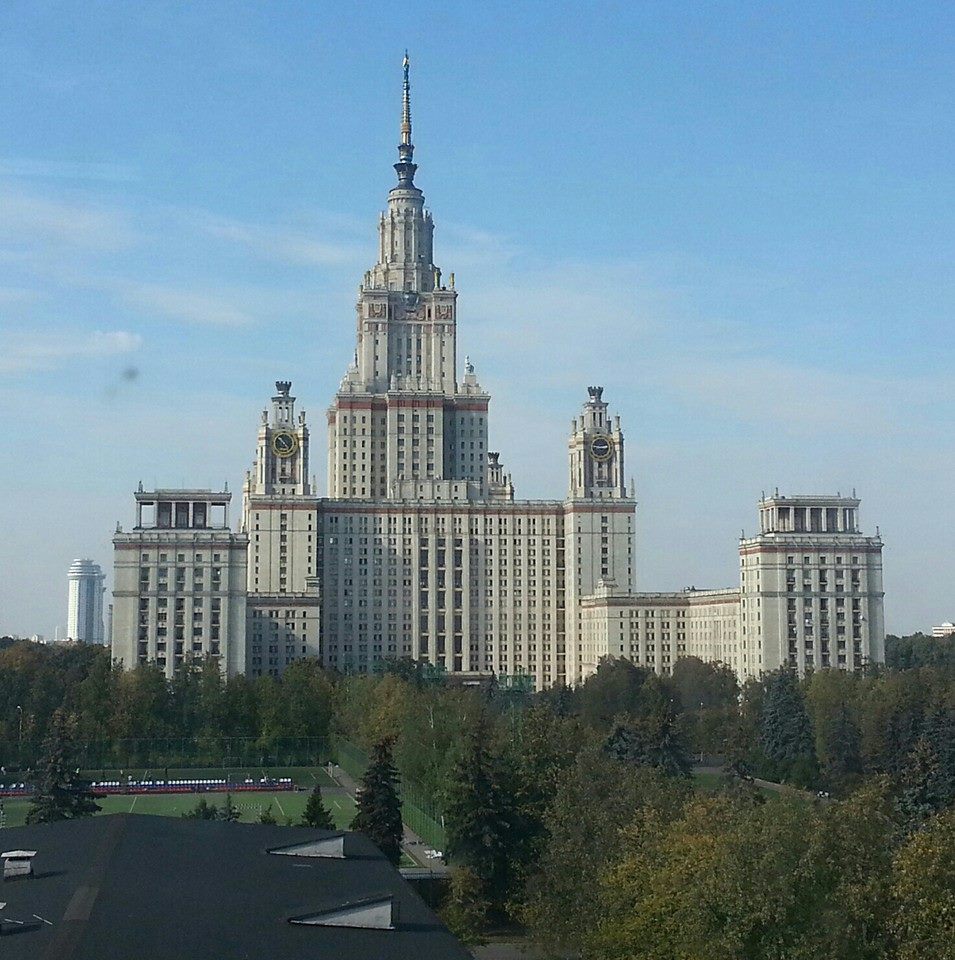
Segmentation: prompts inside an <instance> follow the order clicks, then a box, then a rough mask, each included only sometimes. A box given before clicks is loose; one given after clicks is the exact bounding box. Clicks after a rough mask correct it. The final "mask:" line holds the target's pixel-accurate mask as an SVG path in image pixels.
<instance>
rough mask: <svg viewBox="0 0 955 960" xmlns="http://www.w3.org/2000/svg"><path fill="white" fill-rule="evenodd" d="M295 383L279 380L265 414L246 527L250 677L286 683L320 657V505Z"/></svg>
mask: <svg viewBox="0 0 955 960" xmlns="http://www.w3.org/2000/svg"><path fill="white" fill-rule="evenodd" d="M291 390H292V384H291V382H290V381H288V380H279V381H277V382H276V384H275V396H273V397H272V405H271V409H266V410H263V411H262V419H261V423H260V425H259V434H258V444H257V447H256V455H255V461H254V463H253V464H252V468H251V470H249V471H248V472H247V473H246V475H245V484H244V485H243V491H242V492H243V500H242V528H243V530H244V531H245V532H246V533H247V534H248V536H249V569H248V592H249V600H248V628H247V636H248V643H247V655H248V663H247V671H248V673H249V675H250V676H253V677H255V676H261V675H262V674H263V673H264V674H270V675H272V676H279V675H280V674H281V673H282V672H283V671H284V669H285V667H287V666H288V665H289V664H290V663H293V662H294V661H296V660H300V659H302V658H303V657H317V656H319V608H318V603H319V594H318V579H317V576H316V565H315V564H316V560H315V552H316V541H315V536H316V534H315V528H316V511H317V500H316V497H315V493H314V490H313V485H312V483H311V481H310V479H309V475H308V446H309V433H308V424H307V423H306V419H305V411H304V410H303V411H301V412H300V413H299V414H298V416H296V415H295V397H293V396H292V395H291Z"/></svg>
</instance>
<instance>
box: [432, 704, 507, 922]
mask: <svg viewBox="0 0 955 960" xmlns="http://www.w3.org/2000/svg"><path fill="white" fill-rule="evenodd" d="M488 739H489V737H488V722H487V718H486V716H484V715H483V714H482V715H481V716H480V717H479V719H478V720H477V722H476V723H475V724H474V726H473V728H472V729H471V731H470V733H469V735H468V737H467V740H466V742H465V744H464V746H463V749H462V750H461V751H460V753H459V755H458V757H457V760H456V762H455V764H454V766H453V767H452V769H451V773H450V776H449V778H448V783H447V785H446V787H445V811H444V812H445V818H446V829H447V845H446V853H447V856H448V859H449V860H450V861H451V863H453V864H455V865H456V866H459V867H467V868H468V869H469V870H470V871H471V872H472V873H473V874H474V876H475V877H477V878H478V880H479V881H480V882H481V883H482V884H483V897H484V899H486V900H487V901H488V902H489V903H490V904H491V908H492V909H493V910H494V911H496V912H498V913H502V912H503V911H504V909H505V904H506V903H507V900H508V897H509V896H510V894H511V893H512V892H513V891H514V885H513V878H514V873H515V855H516V854H517V853H518V850H517V841H518V833H519V831H518V816H517V809H516V806H517V805H516V800H515V797H514V793H513V786H512V784H510V783H508V782H507V779H506V778H505V775H504V770H503V769H502V763H501V761H500V758H498V757H494V756H492V755H491V753H490V751H489V750H488V748H487V741H488Z"/></svg>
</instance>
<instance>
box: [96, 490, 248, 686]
mask: <svg viewBox="0 0 955 960" xmlns="http://www.w3.org/2000/svg"><path fill="white" fill-rule="evenodd" d="M231 499H232V494H231V493H229V492H228V490H224V491H221V492H218V491H211V490H153V491H146V490H143V488H142V484H140V486H139V489H138V490H137V491H136V525H135V526H134V527H133V529H132V530H130V531H128V532H123V530H122V529H121V528H117V531H116V535H115V536H114V537H113V551H114V577H113V637H112V654H113V659H114V660H117V661H119V662H120V663H122V664H123V666H124V667H126V669H132V668H133V667H135V666H137V665H138V664H141V663H146V662H152V663H155V664H157V665H158V666H159V667H160V668H161V669H162V670H163V671H164V672H165V674H166V676H167V677H172V676H173V674H174V673H175V670H176V668H177V667H178V666H180V665H182V664H183V663H186V662H188V661H189V660H191V659H193V658H195V659H199V660H201V659H203V658H205V657H216V658H218V659H219V661H220V664H221V666H222V669H223V672H224V673H225V674H226V675H228V676H233V675H234V674H237V673H244V672H245V669H246V622H245V621H246V596H247V583H246V571H247V567H248V550H249V538H248V537H247V536H246V535H245V534H244V533H233V532H232V530H231V528H230V527H229V502H230V501H231Z"/></svg>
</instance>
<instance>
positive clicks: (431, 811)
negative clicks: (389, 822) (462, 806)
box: [334, 739, 447, 850]
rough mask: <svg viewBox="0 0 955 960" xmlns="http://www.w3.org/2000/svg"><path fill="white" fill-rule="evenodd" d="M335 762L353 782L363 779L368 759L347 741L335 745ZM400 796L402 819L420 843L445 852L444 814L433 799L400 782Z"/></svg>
mask: <svg viewBox="0 0 955 960" xmlns="http://www.w3.org/2000/svg"><path fill="white" fill-rule="evenodd" d="M334 754H335V762H336V763H337V764H338V765H339V766H340V767H341V768H342V769H343V770H344V771H345V772H346V773H347V774H348V775H349V776H350V777H351V778H352V779H354V780H360V779H361V778H362V776H364V773H365V769H366V768H367V766H368V756H367V754H365V753H364V751H362V750H361V749H359V748H358V747H356V746H355V745H354V744H353V743H349V742H348V741H347V740H341V739H336V740H335V741H334ZM398 793H399V795H400V796H401V819H402V820H403V821H404V823H405V824H406V825H407V826H408V827H410V828H411V829H412V830H413V831H414V832H415V833H416V834H418V836H419V837H421V839H422V840H424V841H425V842H426V843H430V844H431V846H432V847H434V848H435V849H436V850H444V848H445V846H446V841H447V835H446V834H445V831H444V814H442V812H441V809H440V807H439V806H438V805H437V804H436V803H435V802H434V800H433V798H432V797H429V796H427V795H426V794H425V793H424V791H423V790H421V788H420V787H418V786H417V785H416V784H415V783H413V782H411V781H408V780H404V779H402V780H401V781H400V783H399V786H398Z"/></svg>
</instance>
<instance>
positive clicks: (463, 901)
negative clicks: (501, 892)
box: [441, 867, 491, 945]
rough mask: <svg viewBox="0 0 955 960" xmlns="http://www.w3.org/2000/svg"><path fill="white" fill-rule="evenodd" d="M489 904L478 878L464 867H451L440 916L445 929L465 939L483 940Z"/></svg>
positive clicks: (469, 942) (477, 942)
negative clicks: (449, 881)
mask: <svg viewBox="0 0 955 960" xmlns="http://www.w3.org/2000/svg"><path fill="white" fill-rule="evenodd" d="M490 908H491V905H490V903H488V901H487V898H486V896H485V885H484V883H483V881H482V880H481V878H480V877H478V876H477V874H475V873H474V871H473V870H470V869H468V868H467V867H453V868H452V870H451V883H450V885H449V889H448V895H447V898H446V899H445V901H444V905H443V906H442V908H441V919H442V920H444V922H445V924H446V925H447V927H448V929H449V930H450V931H451V932H452V933H453V934H454V935H455V936H456V937H457V938H458V939H459V940H461V941H462V942H464V943H468V944H474V945H477V944H482V943H485V942H486V941H485V939H484V936H483V933H484V927H485V925H486V924H487V917H488V912H489V911H490Z"/></svg>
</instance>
